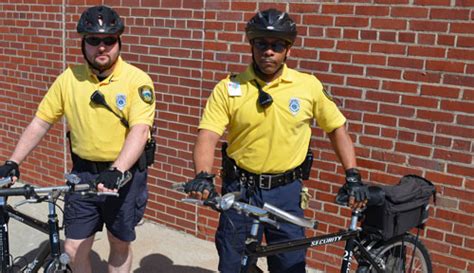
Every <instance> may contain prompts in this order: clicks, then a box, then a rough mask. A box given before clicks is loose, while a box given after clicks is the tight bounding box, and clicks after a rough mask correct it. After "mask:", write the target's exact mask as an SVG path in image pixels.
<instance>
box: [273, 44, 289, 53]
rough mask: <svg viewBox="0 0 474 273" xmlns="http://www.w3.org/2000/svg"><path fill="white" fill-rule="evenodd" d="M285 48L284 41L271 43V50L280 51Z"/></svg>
mask: <svg viewBox="0 0 474 273" xmlns="http://www.w3.org/2000/svg"><path fill="white" fill-rule="evenodd" d="M285 49H286V44H285V43H274V44H272V50H273V51H274V52H277V53H282V52H283V51H285Z"/></svg>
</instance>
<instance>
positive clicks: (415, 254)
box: [361, 233, 433, 273]
mask: <svg viewBox="0 0 474 273" xmlns="http://www.w3.org/2000/svg"><path fill="white" fill-rule="evenodd" d="M371 252H372V253H373V254H375V256H376V257H377V259H382V260H383V261H384V264H385V272H386V273H432V272H433V269H432V266H431V258H430V254H429V253H428V250H427V249H426V247H425V246H424V245H423V243H421V241H420V240H418V239H417V238H416V237H415V236H413V235H412V234H408V233H407V234H404V235H402V236H398V237H395V238H393V239H391V240H389V241H387V242H386V243H384V244H383V245H382V246H380V247H378V248H376V249H374V250H372V251H371ZM361 272H370V273H373V272H376V271H375V269H373V268H372V266H369V267H368V270H367V271H361Z"/></svg>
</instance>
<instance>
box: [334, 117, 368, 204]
mask: <svg viewBox="0 0 474 273" xmlns="http://www.w3.org/2000/svg"><path fill="white" fill-rule="evenodd" d="M328 135H329V139H330V140H331V144H332V146H333V149H334V151H335V153H336V155H337V157H338V158H339V161H340V162H341V164H342V166H343V167H344V170H345V171H346V184H344V186H343V187H345V188H346V190H347V191H348V192H350V194H351V196H350V197H349V206H350V207H351V208H353V209H356V208H357V209H361V208H363V207H364V206H365V205H366V204H367V197H368V189H367V187H366V186H365V185H363V184H362V181H361V179H360V175H359V172H358V171H357V170H356V167H357V163H356V156H355V151H354V145H353V144H352V140H351V138H350V136H349V134H348V133H347V131H346V129H345V127H344V126H341V127H339V128H337V129H335V130H334V131H332V132H331V133H329V134H328ZM354 171H355V172H356V174H354ZM354 176H356V177H357V179H356V180H357V181H354V182H352V180H351V182H349V181H350V179H348V178H349V177H351V178H354ZM354 195H358V196H357V197H355V196H354ZM358 199H360V200H358Z"/></svg>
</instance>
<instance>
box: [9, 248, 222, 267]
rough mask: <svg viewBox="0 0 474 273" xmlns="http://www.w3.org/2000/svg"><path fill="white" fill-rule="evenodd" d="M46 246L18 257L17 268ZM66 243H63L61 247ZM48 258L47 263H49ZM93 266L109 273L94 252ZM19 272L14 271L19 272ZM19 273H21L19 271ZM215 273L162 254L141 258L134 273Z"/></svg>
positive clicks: (105, 262)
mask: <svg viewBox="0 0 474 273" xmlns="http://www.w3.org/2000/svg"><path fill="white" fill-rule="evenodd" d="M45 244H49V241H48V240H46V241H43V242H42V243H41V244H40V245H39V247H38V248H36V249H33V250H31V251H29V252H28V253H26V254H25V255H23V256H22V257H17V258H16V259H15V261H14V263H15V265H16V266H15V268H16V269H19V268H22V267H24V266H25V265H26V264H27V263H30V262H32V261H33V259H34V258H35V256H36V255H37V254H38V251H39V250H40V249H41V247H42V246H44V245H45ZM63 244H64V242H63V241H61V245H63ZM49 260H50V258H49V257H48V258H47V259H46V261H49ZM91 264H92V268H93V272H94V273H102V272H104V273H105V272H107V261H105V260H103V259H101V257H100V255H99V254H98V253H97V252H95V251H92V252H91ZM17 271H18V270H14V272H17ZM18 272H19V271H18ZM213 272H215V271H210V270H208V269H204V268H200V267H195V266H185V265H175V264H174V263H173V261H172V260H171V259H170V258H168V257H166V256H164V255H161V254H157V253H155V254H151V255H148V256H146V257H143V258H141V260H140V265H139V268H136V269H135V270H133V273H213Z"/></svg>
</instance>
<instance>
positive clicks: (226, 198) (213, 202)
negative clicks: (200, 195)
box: [174, 187, 318, 229]
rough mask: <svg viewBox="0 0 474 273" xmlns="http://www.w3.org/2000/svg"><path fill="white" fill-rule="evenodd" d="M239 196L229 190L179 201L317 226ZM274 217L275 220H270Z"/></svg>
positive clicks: (266, 219) (314, 222) (263, 219)
mask: <svg viewBox="0 0 474 273" xmlns="http://www.w3.org/2000/svg"><path fill="white" fill-rule="evenodd" d="M174 188H176V187H174ZM239 197H240V193H239V192H230V193H227V194H225V195H223V196H216V197H214V198H211V199H208V200H197V199H192V198H183V199H181V201H183V202H187V203H193V204H198V205H204V206H210V207H212V208H215V209H216V210H221V211H226V210H228V209H231V208H233V209H235V210H237V211H238V212H242V213H245V214H246V215H248V216H251V217H254V218H257V219H258V220H260V221H262V222H266V223H270V224H273V225H275V226H278V222H281V220H283V221H286V222H289V223H292V224H294V225H297V226H300V227H305V228H311V229H315V228H317V226H318V222H317V221H315V220H311V219H306V218H302V217H298V216H295V215H293V214H291V213H288V212H286V211H283V210H281V209H279V208H277V207H275V206H273V205H271V204H268V203H265V204H264V205H263V207H262V208H259V207H256V206H253V205H250V204H247V203H243V202H239V201H237V200H239ZM275 218H276V219H277V220H272V219H275ZM278 220H280V221H278Z"/></svg>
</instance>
